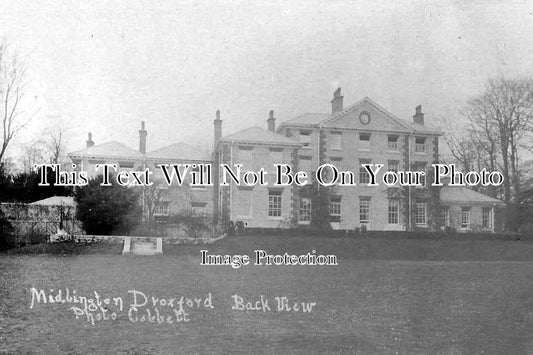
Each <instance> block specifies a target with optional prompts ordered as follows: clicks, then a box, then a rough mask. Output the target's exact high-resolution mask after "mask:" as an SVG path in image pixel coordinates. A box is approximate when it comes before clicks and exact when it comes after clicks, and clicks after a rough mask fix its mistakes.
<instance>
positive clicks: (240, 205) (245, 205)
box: [235, 189, 253, 217]
mask: <svg viewBox="0 0 533 355" xmlns="http://www.w3.org/2000/svg"><path fill="white" fill-rule="evenodd" d="M252 192H253V190H252V189H237V196H236V199H235V213H236V214H237V217H249V216H251V215H252Z"/></svg>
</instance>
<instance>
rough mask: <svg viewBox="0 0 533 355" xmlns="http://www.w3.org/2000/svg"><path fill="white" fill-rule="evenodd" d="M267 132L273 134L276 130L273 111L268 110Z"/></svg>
mask: <svg viewBox="0 0 533 355" xmlns="http://www.w3.org/2000/svg"><path fill="white" fill-rule="evenodd" d="M267 123H268V130H269V131H272V132H274V131H275V130H276V119H275V118H274V110H270V112H269V114H268V120H267Z"/></svg>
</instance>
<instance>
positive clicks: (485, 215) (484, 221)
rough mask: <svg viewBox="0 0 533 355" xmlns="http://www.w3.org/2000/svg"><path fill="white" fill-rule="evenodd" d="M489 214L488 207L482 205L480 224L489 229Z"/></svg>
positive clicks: (490, 225) (490, 226) (490, 224)
mask: <svg viewBox="0 0 533 355" xmlns="http://www.w3.org/2000/svg"><path fill="white" fill-rule="evenodd" d="M490 217H491V215H490V208H487V207H484V208H483V209H482V210H481V226H482V227H483V228H485V229H491V228H492V223H491V218H490Z"/></svg>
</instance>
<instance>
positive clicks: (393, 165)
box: [387, 160, 400, 173]
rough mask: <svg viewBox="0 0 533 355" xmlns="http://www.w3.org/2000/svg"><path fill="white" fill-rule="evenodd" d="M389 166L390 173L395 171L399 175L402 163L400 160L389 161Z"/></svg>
mask: <svg viewBox="0 0 533 355" xmlns="http://www.w3.org/2000/svg"><path fill="white" fill-rule="evenodd" d="M387 165H388V168H389V171H394V172H395V173H397V172H398V169H399V166H400V162H399V161H398V160H389V161H387Z"/></svg>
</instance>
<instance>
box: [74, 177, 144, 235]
mask: <svg viewBox="0 0 533 355" xmlns="http://www.w3.org/2000/svg"><path fill="white" fill-rule="evenodd" d="M112 180H113V179H112ZM101 181H102V177H101V176H99V177H97V178H95V179H92V180H90V181H89V183H88V184H87V185H86V186H84V187H82V188H80V189H79V190H78V191H77V193H76V195H75V199H76V202H77V203H78V208H77V211H76V218H78V219H79V220H80V221H81V223H82V225H83V229H85V231H86V232H87V233H88V234H95V235H109V234H111V233H112V232H113V231H120V232H128V231H129V230H130V229H131V228H132V226H134V225H135V224H136V223H139V222H140V221H141V214H142V211H141V209H140V207H139V205H138V201H139V193H138V191H136V190H135V189H131V188H127V187H124V186H119V185H117V184H114V185H112V186H100V182H101Z"/></svg>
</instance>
